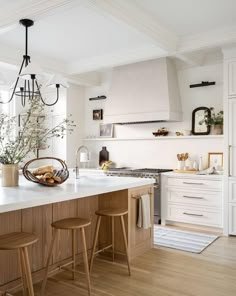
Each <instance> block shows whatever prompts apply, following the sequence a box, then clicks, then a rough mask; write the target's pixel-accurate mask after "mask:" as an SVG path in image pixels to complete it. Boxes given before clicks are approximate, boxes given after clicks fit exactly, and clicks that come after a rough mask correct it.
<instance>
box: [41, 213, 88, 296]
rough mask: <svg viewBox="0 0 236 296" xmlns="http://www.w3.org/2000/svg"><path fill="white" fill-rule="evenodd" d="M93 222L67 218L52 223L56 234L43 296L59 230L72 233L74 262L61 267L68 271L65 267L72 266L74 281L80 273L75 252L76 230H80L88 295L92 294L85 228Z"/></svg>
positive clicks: (54, 234) (51, 247) (53, 239)
mask: <svg viewBox="0 0 236 296" xmlns="http://www.w3.org/2000/svg"><path fill="white" fill-rule="evenodd" d="M90 224H91V222H90V221H89V220H86V219H81V218H78V217H76V218H67V219H63V220H58V221H56V222H53V223H52V227H53V228H54V233H53V237H52V242H51V246H50V249H49V254H48V259H47V266H46V270H45V275H44V279H43V283H42V288H41V295H44V291H45V286H46V282H47V277H48V271H49V264H50V259H51V256H52V251H53V246H54V242H55V239H56V236H57V233H58V230H59V229H61V230H71V231H72V261H71V262H69V263H66V264H64V265H62V266H60V269H66V270H68V269H69V268H65V267H64V266H65V265H70V264H72V269H70V270H71V271H72V278H73V280H74V279H75V273H78V271H76V270H75V258H76V253H75V252H76V250H75V234H76V233H75V231H76V229H80V233H81V239H82V246H83V257H84V268H85V273H86V278H87V285H88V295H90V294H91V286H90V276H89V266H88V256H87V247H86V239H85V231H84V228H85V227H86V226H89V225H90Z"/></svg>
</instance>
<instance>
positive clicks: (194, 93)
mask: <svg viewBox="0 0 236 296" xmlns="http://www.w3.org/2000/svg"><path fill="white" fill-rule="evenodd" d="M110 77H111V75H110V73H109V72H107V73H104V75H103V84H102V85H101V86H99V87H88V88H86V91H85V99H86V100H85V134H86V137H87V138H94V137H97V136H98V135H99V123H100V122H97V121H93V120H92V110H93V109H104V110H105V100H103V101H89V100H88V99H89V97H93V96H97V95H103V94H105V95H107V96H108V95H109V85H110ZM178 81H179V87H180V96H181V102H182V108H183V121H182V122H176V123H170V122H165V123H152V124H136V125H123V126H122V125H116V126H115V131H114V136H115V137H118V138H135V137H152V132H153V131H155V130H157V129H158V128H160V127H163V126H165V127H167V128H168V129H169V131H170V135H174V134H175V132H176V131H181V132H182V131H184V130H186V129H187V130H191V118H192V111H193V109H195V108H197V107H200V106H206V107H211V106H213V107H215V108H216V110H218V111H219V110H222V109H223V66H222V63H218V64H211V65H204V66H201V67H195V68H188V69H182V70H178ZM201 81H216V85H215V86H209V87H201V88H193V89H190V88H189V84H193V83H199V82H201ZM137 103H138V102H137ZM85 144H86V145H87V146H88V147H89V149H90V150H91V151H92V152H93V159H92V162H91V163H90V166H91V167H93V166H98V153H99V151H100V150H101V147H102V146H107V149H108V151H109V152H110V159H111V160H112V161H114V162H115V163H116V164H117V165H118V166H132V167H161V168H174V167H175V166H176V154H177V153H181V152H189V153H190V156H191V158H192V159H198V158H199V156H203V159H204V162H205V165H206V164H207V153H208V152H221V151H223V139H202V140H200V139H187V140H184V139H174V140H173V139H165V140H159V139H156V140H155V141H146V140H145V141H97V142H96V141H90V142H89V141H85Z"/></svg>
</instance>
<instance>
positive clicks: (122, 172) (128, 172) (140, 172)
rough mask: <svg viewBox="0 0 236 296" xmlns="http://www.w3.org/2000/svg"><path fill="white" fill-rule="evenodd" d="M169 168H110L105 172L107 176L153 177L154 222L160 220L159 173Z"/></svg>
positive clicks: (168, 170) (167, 170)
mask: <svg viewBox="0 0 236 296" xmlns="http://www.w3.org/2000/svg"><path fill="white" fill-rule="evenodd" d="M170 171H172V170H170V169H149V168H144V169H130V168H126V167H124V168H111V169H110V170H109V171H107V172H106V174H107V175H108V176H120V177H136V178H153V179H155V183H154V222H155V223H156V224H159V223H160V222H161V173H164V172H170Z"/></svg>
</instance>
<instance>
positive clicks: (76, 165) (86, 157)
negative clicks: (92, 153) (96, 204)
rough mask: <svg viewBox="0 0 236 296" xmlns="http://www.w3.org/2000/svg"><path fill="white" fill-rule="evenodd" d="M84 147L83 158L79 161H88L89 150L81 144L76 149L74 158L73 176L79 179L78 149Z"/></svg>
mask: <svg viewBox="0 0 236 296" xmlns="http://www.w3.org/2000/svg"><path fill="white" fill-rule="evenodd" d="M82 149H84V150H86V153H84V155H83V156H84V159H83V160H82V161H81V160H80V162H88V161H89V150H88V148H87V147H86V146H84V145H82V146H80V147H79V148H78V149H77V151H76V160H75V178H76V179H79V165H78V156H79V155H80V151H81V150H82Z"/></svg>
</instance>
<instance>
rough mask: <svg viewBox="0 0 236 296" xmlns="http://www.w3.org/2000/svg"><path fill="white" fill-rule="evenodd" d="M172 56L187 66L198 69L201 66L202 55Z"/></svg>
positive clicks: (176, 54)
mask: <svg viewBox="0 0 236 296" xmlns="http://www.w3.org/2000/svg"><path fill="white" fill-rule="evenodd" d="M173 56H174V57H175V58H177V59H179V60H181V61H182V62H184V63H185V64H187V65H188V66H192V67H198V66H201V65H202V64H203V55H201V56H198V57H196V56H193V55H190V54H187V53H185V54H183V53H175V54H174V55H173Z"/></svg>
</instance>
